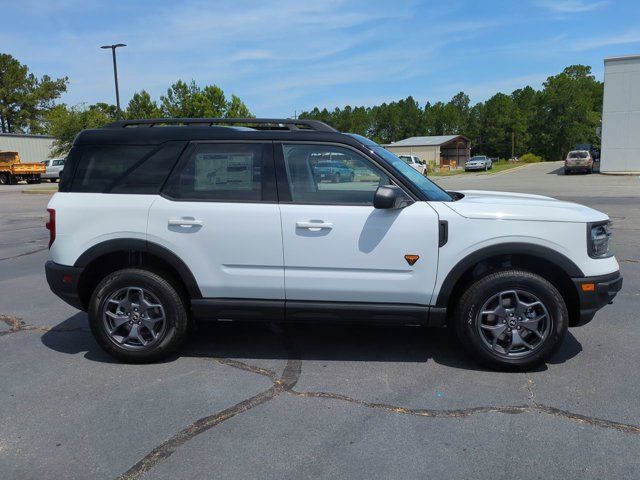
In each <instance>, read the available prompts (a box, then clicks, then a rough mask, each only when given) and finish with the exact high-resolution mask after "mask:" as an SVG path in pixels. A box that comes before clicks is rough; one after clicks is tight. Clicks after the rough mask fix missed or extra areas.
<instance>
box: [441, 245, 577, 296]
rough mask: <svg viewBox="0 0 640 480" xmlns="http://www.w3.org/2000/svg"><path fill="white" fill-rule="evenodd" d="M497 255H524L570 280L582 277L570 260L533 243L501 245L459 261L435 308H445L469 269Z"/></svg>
mask: <svg viewBox="0 0 640 480" xmlns="http://www.w3.org/2000/svg"><path fill="white" fill-rule="evenodd" d="M499 255H524V256H528V257H533V258H538V259H541V260H545V261H547V262H551V263H553V264H555V265H557V266H558V267H559V268H560V269H561V270H563V271H564V272H565V273H566V274H567V275H568V276H569V277H571V278H578V277H584V273H582V270H580V268H579V267H578V266H577V265H576V264H575V263H574V262H573V261H572V260H571V259H569V258H567V257H566V256H564V255H563V254H562V253H560V252H557V251H555V250H553V249H551V248H548V247H543V246H541V245H535V244H533V243H517V242H512V243H501V244H498V245H491V246H489V247H484V248H481V249H479V250H476V251H475V252H472V253H470V254H469V255H467V256H466V257H464V258H463V259H462V260H460V261H459V262H458V263H457V264H456V265H455V266H454V267H453V268H452V269H451V270H450V271H449V273H448V274H447V276H446V277H445V279H444V282H442V286H441V287H440V291H439V292H438V298H437V300H436V306H437V307H445V308H446V307H447V305H448V304H449V297H450V296H451V292H453V288H454V287H455V285H456V283H457V282H458V280H460V278H461V277H462V275H463V274H464V273H465V272H466V271H467V270H468V269H469V268H471V267H473V266H474V265H476V264H477V263H479V262H481V261H483V260H487V259H489V258H491V257H496V256H499Z"/></svg>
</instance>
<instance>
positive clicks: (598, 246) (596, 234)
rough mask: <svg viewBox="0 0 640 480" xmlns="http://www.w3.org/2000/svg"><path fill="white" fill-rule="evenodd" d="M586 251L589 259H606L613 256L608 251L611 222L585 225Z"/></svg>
mask: <svg viewBox="0 0 640 480" xmlns="http://www.w3.org/2000/svg"><path fill="white" fill-rule="evenodd" d="M587 228H588V230H587V250H588V252H589V256H590V257H591V258H607V257H610V256H612V255H613V253H612V252H611V250H610V242H611V222H610V221H608V220H607V221H606V222H598V223H589V224H587Z"/></svg>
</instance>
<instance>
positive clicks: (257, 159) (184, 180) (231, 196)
mask: <svg viewBox="0 0 640 480" xmlns="http://www.w3.org/2000/svg"><path fill="white" fill-rule="evenodd" d="M190 149H191V150H190V152H189V153H188V154H185V155H184V159H183V160H182V161H181V162H180V164H179V165H178V166H177V167H176V169H175V170H174V171H173V173H172V174H171V177H170V178H169V180H168V181H167V184H166V185H165V188H164V189H163V193H164V194H165V195H167V196H168V197H170V198H174V199H176V200H204V201H219V202H224V201H229V202H260V201H267V200H275V198H271V197H272V195H271V193H270V192H275V176H274V173H273V166H272V155H271V152H272V145H271V144H270V143H269V144H261V143H235V144H223V143H196V144H193V145H192V146H191V147H190Z"/></svg>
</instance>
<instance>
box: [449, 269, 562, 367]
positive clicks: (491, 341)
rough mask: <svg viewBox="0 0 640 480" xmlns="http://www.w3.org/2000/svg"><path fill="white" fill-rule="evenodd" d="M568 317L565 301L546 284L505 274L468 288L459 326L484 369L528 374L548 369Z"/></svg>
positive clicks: (530, 277)
mask: <svg viewBox="0 0 640 480" xmlns="http://www.w3.org/2000/svg"><path fill="white" fill-rule="evenodd" d="M568 317H569V314H568V312H567V307H566V305H565V303H564V299H563V298H562V295H560V292H558V290H557V289H556V288H555V287H554V286H553V285H552V284H551V283H550V282H548V281H547V280H546V279H544V278H543V277H541V276H539V275H536V274H534V273H531V272H527V271H522V270H504V271H501V272H496V273H492V274H490V275H487V276H486V277H483V278H481V279H479V280H477V281H475V282H474V283H472V284H471V285H470V286H469V287H468V288H467V290H466V291H465V292H464V293H463V295H462V297H461V298H460V301H459V302H458V306H457V308H456V311H455V313H454V322H455V327H456V331H457V333H458V337H459V338H460V341H461V342H462V344H463V345H464V346H465V347H466V349H467V350H468V351H470V352H471V353H472V354H473V356H474V357H475V358H476V359H478V360H479V361H480V362H481V363H484V364H485V365H487V366H489V367H491V368H496V369H500V370H527V369H531V368H533V367H536V366H538V365H540V364H543V363H545V362H546V361H547V360H548V359H549V358H550V357H551V356H552V355H553V354H554V352H555V351H556V350H557V349H558V348H559V347H560V344H561V343H562V340H563V338H564V336H565V334H566V332H567V327H568Z"/></svg>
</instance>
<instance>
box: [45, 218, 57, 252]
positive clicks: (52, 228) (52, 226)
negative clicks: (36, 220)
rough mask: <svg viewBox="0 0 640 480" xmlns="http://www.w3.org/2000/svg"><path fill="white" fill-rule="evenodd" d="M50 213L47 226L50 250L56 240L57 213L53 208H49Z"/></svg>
mask: <svg viewBox="0 0 640 480" xmlns="http://www.w3.org/2000/svg"><path fill="white" fill-rule="evenodd" d="M47 212H49V221H48V222H47V223H46V224H45V227H47V230H49V248H51V245H53V242H55V240H56V211H55V209H53V208H47Z"/></svg>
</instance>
